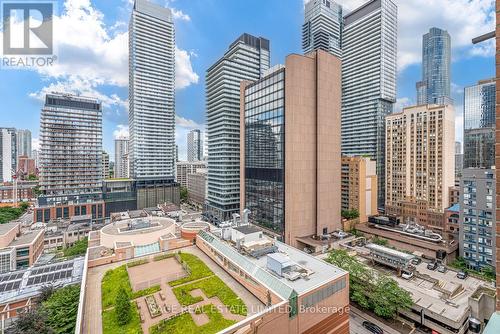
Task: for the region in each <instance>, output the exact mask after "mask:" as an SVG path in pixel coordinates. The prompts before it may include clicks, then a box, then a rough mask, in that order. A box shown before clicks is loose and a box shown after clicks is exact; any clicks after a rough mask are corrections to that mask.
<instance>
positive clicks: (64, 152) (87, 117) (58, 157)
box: [35, 93, 104, 222]
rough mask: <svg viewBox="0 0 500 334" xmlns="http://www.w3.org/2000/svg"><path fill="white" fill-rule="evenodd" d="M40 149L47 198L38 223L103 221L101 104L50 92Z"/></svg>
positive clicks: (37, 216)
mask: <svg viewBox="0 0 500 334" xmlns="http://www.w3.org/2000/svg"><path fill="white" fill-rule="evenodd" d="M40 149H41V152H40V167H39V169H40V190H41V191H42V196H40V197H39V198H38V207H37V208H36V209H35V221H37V222H42V221H43V222H48V221H49V220H51V219H56V218H68V217H71V216H74V215H85V214H91V213H92V215H93V219H102V218H103V216H104V215H103V210H104V203H103V202H102V180H103V170H102V105H101V102H99V101H98V100H96V99H93V98H87V97H81V96H74V95H69V94H58V93H57V94H56V93H54V94H47V95H46V97H45V105H44V106H43V108H42V113H41V117H40ZM84 208H85V209H84Z"/></svg>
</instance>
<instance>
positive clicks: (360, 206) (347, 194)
mask: <svg viewBox="0 0 500 334" xmlns="http://www.w3.org/2000/svg"><path fill="white" fill-rule="evenodd" d="M376 169H377V164H376V162H375V161H374V160H371V159H369V158H364V157H342V204H341V205H342V206H341V209H342V210H343V211H344V210H345V211H347V210H356V211H358V213H359V222H361V223H364V222H367V221H368V216H373V215H376V214H377V213H378V212H377V174H376Z"/></svg>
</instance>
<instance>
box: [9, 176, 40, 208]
mask: <svg viewBox="0 0 500 334" xmlns="http://www.w3.org/2000/svg"><path fill="white" fill-rule="evenodd" d="M37 186H38V182H37V181H19V182H17V186H16V188H17V200H18V201H33V200H34V199H35V197H36V194H35V189H36V187H37ZM0 202H2V203H13V202H14V185H13V184H12V183H11V182H9V183H4V184H2V185H0Z"/></svg>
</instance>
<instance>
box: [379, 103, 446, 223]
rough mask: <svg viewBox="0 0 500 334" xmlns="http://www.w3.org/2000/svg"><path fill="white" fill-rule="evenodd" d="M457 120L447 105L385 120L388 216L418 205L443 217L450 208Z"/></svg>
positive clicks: (407, 111) (412, 110) (409, 111)
mask: <svg viewBox="0 0 500 334" xmlns="http://www.w3.org/2000/svg"><path fill="white" fill-rule="evenodd" d="M454 117H455V116H454V111H453V107H452V106H448V105H446V106H440V105H420V106H415V107H409V108H405V109H404V110H403V111H402V112H400V113H396V114H391V115H389V116H387V117H386V201H385V202H386V203H385V204H386V209H387V212H390V213H392V214H396V215H404V212H405V211H408V210H406V209H404V208H403V207H407V208H408V207H409V206H410V204H411V203H415V207H416V208H421V207H422V206H423V205H422V202H424V203H425V207H426V208H425V211H426V212H429V210H430V211H436V212H439V213H442V212H443V211H444V209H446V208H447V207H449V193H448V191H449V188H450V187H452V186H453V185H454V178H455V176H454V170H455V160H454V145H455V142H454V140H455V139H454V138H455V121H454V119H455V118H454ZM409 203H410V204H409ZM417 214H418V213H417ZM426 214H427V213H426ZM422 215H423V213H422ZM408 217H409V218H411V217H410V216H408Z"/></svg>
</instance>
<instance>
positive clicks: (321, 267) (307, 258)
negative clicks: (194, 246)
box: [198, 231, 347, 299]
mask: <svg viewBox="0 0 500 334" xmlns="http://www.w3.org/2000/svg"><path fill="white" fill-rule="evenodd" d="M198 235H199V236H200V237H202V238H203V239H204V240H205V241H207V242H208V243H209V244H210V245H211V246H212V247H214V248H215V249H217V250H218V251H220V252H221V253H222V254H223V255H224V256H226V257H228V258H229V259H231V260H232V261H233V262H234V263H236V264H237V265H239V266H240V267H242V269H244V270H245V271H246V272H247V273H250V274H251V275H252V277H253V278H254V279H256V280H257V281H259V282H260V283H262V284H264V285H265V286H266V287H268V288H269V289H271V290H272V291H274V292H275V293H277V294H278V295H280V296H281V297H282V298H284V299H288V298H289V297H290V296H291V295H292V294H293V293H294V292H295V293H297V294H299V295H300V294H303V293H305V292H308V291H310V290H313V289H315V288H317V287H318V286H321V285H323V284H325V283H326V282H329V281H333V280H335V279H337V278H339V277H342V276H344V275H346V274H347V272H346V271H345V270H342V269H340V268H337V267H335V266H333V265H331V264H329V263H327V262H325V261H323V260H321V259H318V258H315V257H314V256H312V255H309V254H307V253H304V252H302V251H300V250H298V249H296V248H294V247H291V246H288V245H286V244H284V243H282V242H279V241H274V244H275V246H276V247H277V248H278V251H277V253H278V254H281V255H283V256H285V257H288V258H290V259H292V261H294V262H295V263H296V264H297V265H299V266H301V267H303V268H304V269H307V270H308V271H310V272H311V274H310V275H309V276H308V278H307V279H303V278H299V279H297V280H295V281H290V280H288V279H286V278H284V277H279V276H277V275H276V274H274V273H273V272H272V271H271V270H268V269H267V256H265V255H264V256H261V257H259V258H254V257H251V256H245V255H243V254H240V253H239V252H238V251H237V250H236V249H235V248H234V247H233V246H232V245H231V244H230V243H228V242H226V241H223V240H221V239H219V238H218V237H217V236H215V235H213V234H212V233H209V232H206V231H200V232H198Z"/></svg>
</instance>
